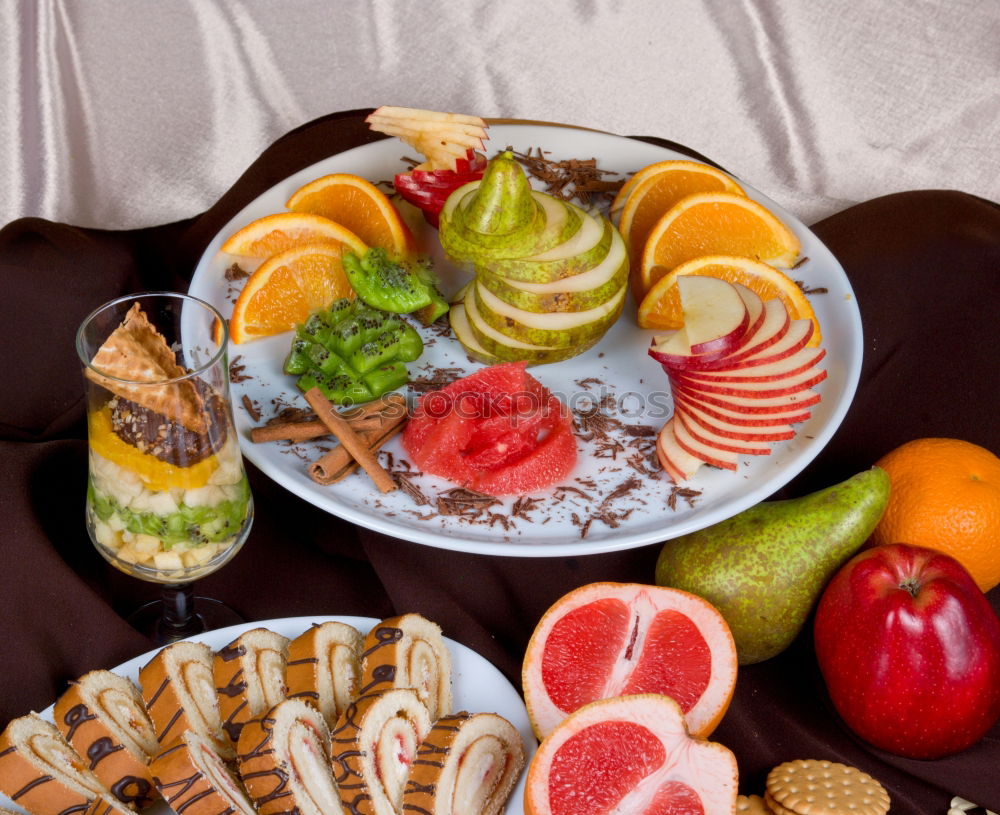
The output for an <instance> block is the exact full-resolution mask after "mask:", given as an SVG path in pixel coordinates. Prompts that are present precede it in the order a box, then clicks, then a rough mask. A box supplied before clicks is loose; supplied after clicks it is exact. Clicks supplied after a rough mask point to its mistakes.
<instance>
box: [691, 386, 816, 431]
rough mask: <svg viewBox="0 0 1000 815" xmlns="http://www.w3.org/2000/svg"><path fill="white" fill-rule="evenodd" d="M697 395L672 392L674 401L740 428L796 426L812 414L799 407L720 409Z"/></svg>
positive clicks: (720, 407)
mask: <svg viewBox="0 0 1000 815" xmlns="http://www.w3.org/2000/svg"><path fill="white" fill-rule="evenodd" d="M698 396H699V395H698V394H696V393H690V392H683V391H679V390H676V389H675V390H674V391H673V397H674V401H675V402H677V401H683V402H684V403H686V404H688V405H693V406H694V407H696V408H698V409H699V410H701V411H703V412H704V413H707V414H708V415H709V416H712V417H714V418H716V419H719V420H720V421H725V422H728V423H729V424H733V425H740V426H742V427H767V426H769V425H773V424H775V423H780V424H790V425H791V424H798V423H799V422H804V421H806V419H808V418H809V417H810V416H812V412H811V411H809V410H806V409H805V408H800V407H795V406H792V407H789V408H786V409H781V408H777V409H775V410H774V411H773V412H764V413H747V412H744V411H736V410H732V409H731V408H728V407H722V406H720V405H713V404H710V403H708V402H705V401H704V400H703V399H699V398H698Z"/></svg>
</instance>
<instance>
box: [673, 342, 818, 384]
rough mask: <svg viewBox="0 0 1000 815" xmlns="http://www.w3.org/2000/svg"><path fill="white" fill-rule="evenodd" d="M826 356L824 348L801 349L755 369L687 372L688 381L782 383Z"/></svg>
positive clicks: (685, 373) (754, 367)
mask: <svg viewBox="0 0 1000 815" xmlns="http://www.w3.org/2000/svg"><path fill="white" fill-rule="evenodd" d="M825 356H826V350H825V349H823V348H801V349H799V350H798V351H796V352H795V353H794V354H791V355H789V356H787V357H785V358H784V359H779V360H775V361H773V362H767V363H764V364H762V365H756V366H753V367H743V366H740V367H737V368H724V369H721V370H716V369H712V370H708V371H702V370H686V371H684V372H683V375H684V376H685V377H687V378H688V379H692V380H698V381H701V382H780V381H781V380H783V379H787V378H788V377H790V376H795V375H797V374H801V373H804V372H805V371H807V370H809V369H810V368H812V367H813V366H815V365H817V364H819V362H820V361H821V360H822V359H823V357H825Z"/></svg>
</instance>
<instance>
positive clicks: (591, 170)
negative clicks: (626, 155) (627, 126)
mask: <svg viewBox="0 0 1000 815" xmlns="http://www.w3.org/2000/svg"><path fill="white" fill-rule="evenodd" d="M507 149H508V150H510V151H511V152H512V153H513V154H514V158H516V159H517V160H518V161H519V162H520V163H521V165H522V166H523V167H524V168H525V170H527V171H528V175H530V176H531V177H532V178H535V179H537V180H538V181H541V182H542V183H543V184H545V192H547V193H548V194H549V195H553V196H555V197H557V198H562V199H563V200H564V201H569V200H571V199H573V198H576V199H578V200H579V201H580V203H582V204H583V205H584V206H586V205H589V204H590V202H591V198H592V197H597V198H600V199H602V200H603V201H605V202H606V203H610V202H611V200H612V199H613V198H614V196H615V193H617V192H618V190H620V189H621V187H622V185H623V184H624V183H625V179H624V178H622V179H621V180H618V181H605V180H604V179H603V178H602V176H606V175H618V173H615V172H612V171H611V170H602V169H600V168H599V167H598V166H597V159H596V158H589V159H578V158H571V159H563V160H562V161H554V160H553V159H550V158H546V156H547V155H548V151H543V150H542V148H540V147H534V148H532V147H529V148H528V150H527V151H526V152H524V153H519V152H518V151H516V150H514V149H513V148H511V147H508V148H507Z"/></svg>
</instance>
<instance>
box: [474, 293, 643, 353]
mask: <svg viewBox="0 0 1000 815" xmlns="http://www.w3.org/2000/svg"><path fill="white" fill-rule="evenodd" d="M627 288H628V287H627V285H626V284H623V285H622V286H621V288H619V290H618V291H617V292H616V293H615V294H614V295H613V296H612V297H611V298H609V299H608V300H607V301H606V302H604V303H602V304H601V305H599V306H597V307H595V308H591V309H587V310H586V311H561V312H549V313H544V314H540V313H536V312H533V311H525V310H524V309H519V308H514V306H512V305H510V304H509V303H505V302H504V301H503V300H501V299H500V298H499V297H497V296H496V295H495V294H493V293H492V292H490V291H489V289H487V288H486V287H485V286H483V285H482V283H481V282H479V281H477V283H476V285H475V286H474V287H473V288H472V289H471V291H470V294H471V295H472V297H471V298H470V297H466V303H467V304H468V302H469V300H470V299H471V300H472V301H473V302H475V305H476V308H477V310H478V312H479V315H480V316H481V317H482V321H483V322H484V323H486V324H487V325H489V326H490V327H491V328H493V329H495V330H496V331H498V332H500V333H501V334H503V335H504V336H505V337H507V338H508V339H513V340H518V341H520V342H524V343H529V344H532V345H541V346H547V347H549V348H569V347H575V346H579V345H582V344H584V343H586V342H588V341H590V340H593V339H594V337H595V336H596V337H597V338H600V337H601V336H603V335H604V333H605V332H606V331H607V330H608V329H609V328H610V327H611V325H612V324H613V323H614V322H615V320H617V319H618V316H619V315H620V314H621V311H622V308H623V306H624V304H625V292H626V290H627ZM466 310H467V311H468V310H469V307H468V305H466ZM470 319H472V318H471V314H470Z"/></svg>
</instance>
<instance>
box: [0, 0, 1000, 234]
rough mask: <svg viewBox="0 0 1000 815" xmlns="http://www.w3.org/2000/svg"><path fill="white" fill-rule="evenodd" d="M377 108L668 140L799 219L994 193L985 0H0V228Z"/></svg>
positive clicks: (216, 184) (998, 166)
mask: <svg viewBox="0 0 1000 815" xmlns="http://www.w3.org/2000/svg"><path fill="white" fill-rule="evenodd" d="M379 104H397V105H406V106H412V107H425V108H431V109H437V110H454V111H461V112H465V113H475V114H479V115H483V116H495V117H516V118H524V119H537V120H546V121H557V122H564V123H569V124H575V125H581V126H585V127H591V128H597V129H601V130H607V131H610V132H613V133H618V134H622V135H634V134H642V135H654V136H661V137H663V138H667V139H671V140H673V141H677V142H680V143H682V144H685V145H687V146H689V147H691V148H693V149H695V150H698V151H700V152H702V153H704V154H705V155H707V156H709V157H711V158H712V159H714V160H715V161H717V162H719V163H720V164H721V165H723V166H724V167H726V168H727V169H729V170H731V171H732V172H734V173H735V174H737V175H738V176H739V177H740V178H741V179H742V180H743V181H745V182H747V183H749V184H751V185H753V186H755V187H757V188H758V189H760V190H762V191H763V192H765V193H767V194H768V195H770V196H771V197H772V198H774V199H776V200H777V201H779V202H780V203H782V204H784V205H785V206H787V207H788V208H790V209H791V210H792V211H793V212H795V213H796V214H797V215H798V216H799V217H800V218H802V219H803V220H805V221H806V222H812V221H814V220H816V219H818V218H820V217H823V216H825V215H828V214H831V213H832V212H835V211H837V210H840V209H843V208H844V207H846V206H849V205H851V204H853V203H856V202H859V201H862V200H866V199H869V198H872V197H875V196H878V195H882V194H885V193H889V192H895V191H899V190H906V189H918V188H952V189H960V190H965V191H967V192H971V193H975V194H978V195H981V196H983V197H986V198H990V199H992V200H1000V2H997V0H986V1H985V2H984V0H951V1H950V2H947V3H945V2H934V1H933V0H917V2H914V1H913V0H874V1H873V2H858V0H824V1H823V2H799V1H797V0H631V1H630V0H545V2H537V1H533V0H507V2H479V1H478V0H433V1H431V2H420V1H419V0H372V2H360V1H359V2H349V0H335V2H328V0H282V1H281V2H276V1H275V0H162V2H148V1H147V0H87V1H86V2H80V1H79V0H0V177H2V179H3V183H2V184H0V224H3V223H6V222H7V221H10V220H12V219H14V218H17V217H21V216H27V215H37V216H42V217H45V218H50V219H55V220H59V221H65V222H69V223H73V224H77V225H82V226H95V227H103V228H108V229H116V228H130V227H139V226H148V225H152V224H157V223H163V222H168V221H173V220H176V219H180V218H184V217H188V216H191V215H195V214H197V213H199V212H201V211H203V210H205V209H206V208H207V207H209V206H210V205H211V204H212V203H213V202H214V201H215V200H216V199H217V198H218V197H219V196H220V195H221V194H222V193H223V192H225V190H226V189H227V188H228V187H229V186H230V185H231V184H232V183H233V182H234V181H235V180H236V179H237V178H238V177H239V175H240V174H241V172H242V171H243V170H244V169H245V168H246V167H247V166H248V165H249V164H250V163H251V162H252V161H253V160H254V159H255V158H256V157H257V156H258V155H259V153H260V152H261V151H262V150H263V149H264V148H265V147H267V146H268V144H270V143H271V142H273V141H274V140H275V139H277V138H278V137H279V136H281V135H282V134H283V133H285V132H287V131H288V130H290V129H292V128H295V127H297V126H299V125H301V124H303V123H305V122H307V121H309V120H311V119H314V118H316V117H319V116H322V115H324V114H326V113H330V112H334V111H338V110H348V109H354V108H363V107H372V106H377V105H379Z"/></svg>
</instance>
